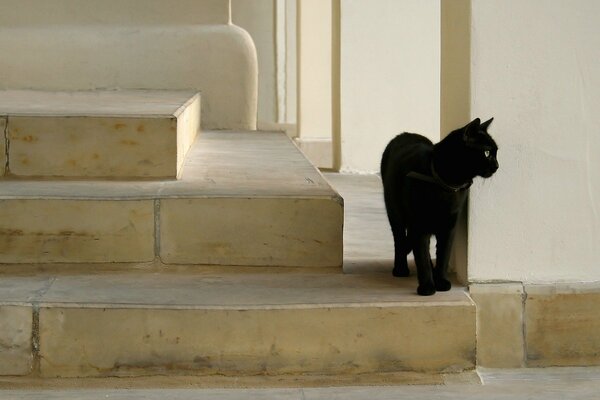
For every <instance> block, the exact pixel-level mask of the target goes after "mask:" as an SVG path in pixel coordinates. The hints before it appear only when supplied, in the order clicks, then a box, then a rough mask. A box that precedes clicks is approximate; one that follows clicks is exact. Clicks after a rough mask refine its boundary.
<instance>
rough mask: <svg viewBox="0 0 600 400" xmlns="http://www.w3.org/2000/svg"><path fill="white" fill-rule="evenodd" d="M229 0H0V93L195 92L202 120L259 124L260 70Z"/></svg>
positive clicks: (209, 124)
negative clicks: (199, 98)
mask: <svg viewBox="0 0 600 400" xmlns="http://www.w3.org/2000/svg"><path fill="white" fill-rule="evenodd" d="M229 14H230V4H229V0H171V1H164V0H102V1H99V0H0V54H2V57H0V89H40V90H90V89H97V88H102V89H106V88H109V89H119V88H120V89H195V90H199V91H201V92H202V124H203V126H204V127H206V128H212V129H255V128H256V108H257V100H256V92H257V66H256V49H255V47H254V43H253V42H252V39H251V38H250V36H249V35H248V34H247V33H246V32H245V31H244V30H242V29H240V28H239V27H237V26H235V25H232V24H231V23H230V15H229Z"/></svg>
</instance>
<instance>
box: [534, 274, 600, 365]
mask: <svg viewBox="0 0 600 400" xmlns="http://www.w3.org/2000/svg"><path fill="white" fill-rule="evenodd" d="M525 291H526V292H527V303H526V308H525V331H526V343H527V364H528V366H533V367H535V366H539V367H548V366H578V365H600V350H599V349H600V308H598V304H599V302H600V285H598V284H597V283H594V284H557V285H526V286H525Z"/></svg>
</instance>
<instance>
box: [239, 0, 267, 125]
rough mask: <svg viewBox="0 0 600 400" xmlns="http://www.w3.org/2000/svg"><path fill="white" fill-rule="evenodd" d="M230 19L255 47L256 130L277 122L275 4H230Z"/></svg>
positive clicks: (259, 1) (263, 1)
mask: <svg viewBox="0 0 600 400" xmlns="http://www.w3.org/2000/svg"><path fill="white" fill-rule="evenodd" d="M231 19H232V21H233V23H234V24H236V25H238V26H240V27H242V28H243V29H245V30H246V31H247V32H248V33H249V34H250V36H251V37H252V40H253V41H254V44H255V46H256V53H257V59H258V126H259V128H261V127H262V126H265V125H267V126H268V125H269V124H273V123H275V122H276V121H277V97H276V90H277V89H276V84H277V81H276V79H277V77H276V75H277V70H276V65H275V2H274V1H273V0H251V1H249V0H232V1H231Z"/></svg>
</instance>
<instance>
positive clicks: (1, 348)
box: [0, 305, 33, 375]
mask: <svg viewBox="0 0 600 400" xmlns="http://www.w3.org/2000/svg"><path fill="white" fill-rule="evenodd" d="M32 321H33V316H32V307H31V306H13V305H0V375H27V374H29V373H30V372H31V369H32V363H33V352H32V348H31V344H32Z"/></svg>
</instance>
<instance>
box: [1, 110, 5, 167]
mask: <svg viewBox="0 0 600 400" xmlns="http://www.w3.org/2000/svg"><path fill="white" fill-rule="evenodd" d="M5 171H6V117H0V177H2V176H4V173H5Z"/></svg>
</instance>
